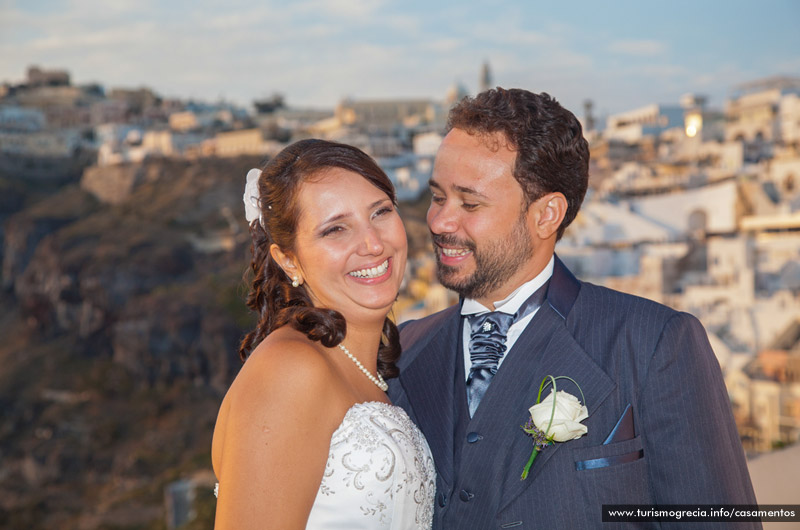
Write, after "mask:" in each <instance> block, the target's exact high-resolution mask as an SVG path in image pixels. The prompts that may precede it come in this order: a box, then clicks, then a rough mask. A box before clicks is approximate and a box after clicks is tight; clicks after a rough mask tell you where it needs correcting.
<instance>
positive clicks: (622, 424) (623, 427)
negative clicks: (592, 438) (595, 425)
mask: <svg viewBox="0 0 800 530" xmlns="http://www.w3.org/2000/svg"><path fill="white" fill-rule="evenodd" d="M634 436H636V435H635V434H634V430H633V408H631V404H630V403H628V406H627V407H625V410H624V411H623V412H622V416H620V417H619V420H617V424H616V425H614V428H613V429H612V430H611V434H609V435H608V438H606V441H605V442H603V445H608V444H613V443H617V442H624V441H625V440H630V439H631V438H633V437H634Z"/></svg>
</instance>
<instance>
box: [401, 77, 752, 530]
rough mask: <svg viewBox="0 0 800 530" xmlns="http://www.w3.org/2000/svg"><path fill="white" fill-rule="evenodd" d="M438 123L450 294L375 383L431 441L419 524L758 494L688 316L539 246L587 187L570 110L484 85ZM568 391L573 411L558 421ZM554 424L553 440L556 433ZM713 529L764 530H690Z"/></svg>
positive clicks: (442, 249)
mask: <svg viewBox="0 0 800 530" xmlns="http://www.w3.org/2000/svg"><path fill="white" fill-rule="evenodd" d="M448 128H449V132H448V133H447V136H446V137H445V138H444V140H443V142H442V144H441V147H440V148H439V151H438V153H437V156H436V161H435V164H434V170H433V176H432V178H431V180H430V188H431V192H432V201H431V205H430V209H429V210H428V216H427V221H428V226H429V228H430V231H431V234H432V238H433V243H434V249H435V252H436V261H437V272H438V278H439V281H440V282H441V283H442V284H443V285H444V286H446V287H448V288H450V289H452V290H454V291H456V292H457V293H459V295H461V298H460V303H459V304H457V305H455V306H453V307H450V308H448V309H446V310H444V311H442V312H440V313H437V314H434V315H431V316H429V317H427V318H424V319H421V320H418V321H414V322H409V323H405V325H403V326H401V342H402V345H403V355H402V357H401V359H400V363H399V367H400V377H399V379H397V380H393V382H392V384H391V387H390V397H391V398H392V400H393V401H394V403H396V404H398V405H400V406H402V407H403V408H405V409H406V410H407V411H408V413H409V415H410V416H411V417H412V419H414V420H415V421H416V422H417V424H418V425H419V426H420V428H421V429H422V431H423V432H424V433H425V436H426V437H427V439H428V443H429V444H430V447H431V450H432V452H433V456H434V460H435V462H436V467H437V472H438V478H437V494H436V507H435V512H436V513H435V516H434V528H441V529H448V530H449V529H459V530H462V529H473V528H474V529H480V530H485V529H487V528H570V529H576V528H577V529H582V528H600V527H602V528H606V527H610V526H609V525H607V524H606V525H604V524H603V522H602V518H603V513H602V506H603V505H614V504H637V505H653V504H659V505H668V504H755V502H756V501H755V496H754V494H753V488H752V485H751V483H750V477H749V475H748V472H747V467H746V465H745V459H744V453H743V451H742V447H741V443H740V441H739V437H738V433H737V431H736V427H735V425H734V422H733V417H732V414H731V408H730V403H729V400H728V394H727V392H726V389H725V385H724V382H723V379H722V375H721V373H720V368H719V365H718V363H717V360H716V358H715V356H714V353H713V352H712V350H711V347H710V346H709V343H708V339H707V336H706V333H705V331H704V329H703V327H702V326H701V324H700V323H699V321H698V320H697V319H696V318H694V317H693V316H691V315H689V314H686V313H679V312H677V311H674V310H672V309H670V308H668V307H665V306H663V305H660V304H657V303H655V302H652V301H649V300H645V299H642V298H638V297H634V296H630V295H626V294H623V293H619V292H616V291H612V290H610V289H606V288H603V287H598V286H596V285H592V284H588V283H584V282H581V281H579V280H577V279H576V278H575V277H574V276H573V275H572V274H571V273H570V271H569V270H568V269H567V268H566V267H565V266H564V264H563V263H562V262H561V261H560V260H559V259H558V257H557V256H556V255H555V254H554V251H555V245H556V242H557V241H558V239H559V238H560V237H561V236H562V234H563V233H564V230H565V229H566V228H567V226H568V225H569V224H570V223H571V222H572V220H573V219H574V218H575V216H576V214H577V212H578V209H579V208H580V205H581V203H582V201H583V197H584V195H585V193H586V189H587V186H588V178H589V174H588V169H589V148H588V144H587V142H586V140H585V139H584V138H583V134H582V130H581V126H580V123H579V122H578V120H577V119H576V118H575V116H574V115H573V114H572V113H570V112H569V111H567V110H566V109H564V108H563V107H562V106H561V105H560V104H558V103H557V102H556V101H555V100H554V99H552V98H551V97H550V96H548V95H547V94H533V93H531V92H528V91H525V90H519V89H513V90H504V89H501V88H498V89H494V90H489V91H486V92H483V93H481V94H479V95H478V96H476V97H475V98H466V99H464V100H462V101H461V103H459V104H458V105H457V106H455V107H454V108H453V109H452V111H451V113H450V116H449V125H448ZM548 376H553V377H554V378H556V381H557V382H558V389H559V390H565V391H566V392H567V393H569V394H572V397H570V396H566V397H565V398H562V397H560V396H562V394H560V393H558V394H556V400H557V401H558V403H559V406H558V407H555V409H558V410H559V412H558V413H556V412H553V413H552V415H551V414H545V417H546V416H551V418H550V421H549V422H548V421H545V422H544V425H538V426H537V427H536V428H537V429H538V431H537V432H538V434H537V435H536V436H538V438H535V440H536V441H538V443H539V445H538V446H537V449H539V450H538V452H537V453H536V457H535V459H534V460H533V461H532V462H529V460H530V458H531V455H532V451H533V450H534V443H533V442H534V440H532V439H531V437H529V436H528V433H526V432H525V431H524V430H523V428H522V426H523V425H526V423H527V422H528V420H529V419H530V413H529V408H530V407H531V406H532V405H534V404H535V403H536V402H537V401H539V400H540V399H544V398H545V396H546V395H547V394H548V390H545V391H544V393H542V392H541V390H540V385H541V384H542V382H543V381H545V382H546V383H552V382H554V381H552V380H550V379H548ZM567 378H568V379H567ZM546 386H547V385H546ZM550 386H554V385H550ZM568 398H569V399H568ZM569 402H572V403H573V404H576V403H577V405H576V407H577V408H576V409H575V414H573V415H571V416H569V415H570V413H569V412H568V413H567V415H568V416H569V417H567V418H562V417H559V414H560V410H561V409H562V408H564V407H566V406H567V405H568V404H569ZM548 403H549V402H548ZM581 404H582V405H585V406H586V407H587V409H586V410H585V411H584V410H583V409H582V407H581V406H580V405H581ZM546 406H547V407H550V405H549V404H548V405H546ZM567 408H568V407H567ZM555 409H554V410H555ZM587 413H588V417H586V414H587ZM554 420H555V422H556V423H558V422H561V424H562V427H563V426H565V425H566V426H567V431H568V435H567V436H566V437H564V438H558V437H556V438H553V436H554V431H550V430H548V429H549V428H550V427H553V421H554ZM527 426H528V427H531V424H528V425H527ZM529 430H530V429H529ZM570 437H571V438H573V439H570ZM559 440H567V441H559ZM528 464H530V466H528ZM524 468H528V470H527V472H526V473H525V475H526V478H525V479H522V475H523V469H524ZM633 524H634V525H636V527H637V528H643V527H653V528H660V523H659V522H647V521H639V522H635V523H633ZM648 525H650V526H648ZM715 525H719V526H716V527H725V528H728V527H731V526H733V527H736V528H738V527H742V528H760V527H761V525H760V523H741V524H739V523H736V524H731V523H702V522H701V523H693V524H692V528H698V529H699V528H709V527H715ZM611 526H613V525H611Z"/></svg>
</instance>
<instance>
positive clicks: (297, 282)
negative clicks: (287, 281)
mask: <svg viewBox="0 0 800 530" xmlns="http://www.w3.org/2000/svg"><path fill="white" fill-rule="evenodd" d="M292 287H300V280H298V279H297V276H292Z"/></svg>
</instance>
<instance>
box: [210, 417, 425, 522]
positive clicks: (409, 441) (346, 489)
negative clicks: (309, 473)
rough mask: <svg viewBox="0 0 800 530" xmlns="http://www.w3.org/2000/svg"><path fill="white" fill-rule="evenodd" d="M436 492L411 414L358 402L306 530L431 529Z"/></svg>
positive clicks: (334, 441) (336, 437)
mask: <svg viewBox="0 0 800 530" xmlns="http://www.w3.org/2000/svg"><path fill="white" fill-rule="evenodd" d="M435 489H436V470H435V468H434V466H433V457H432V456H431V450H430V448H429V447H428V442H427V441H426V440H425V437H424V436H423V435H422V433H421V432H420V430H419V429H418V428H417V426H416V425H414V422H412V421H411V419H410V418H409V417H408V415H407V414H406V412H405V411H404V410H403V409H401V408H400V407H398V406H395V405H390V404H388V403H381V402H379V401H369V402H366V403H356V404H355V405H353V406H352V407H350V409H349V410H348V411H347V413H346V414H345V416H344V419H342V423H341V424H340V425H339V427H338V428H337V429H336V430H335V431H334V432H333V435H332V436H331V446H330V453H329V454H328V462H327V464H326V465H325V472H324V473H323V476H322V483H321V484H320V486H319V490H318V491H317V497H316V499H315V500H314V505H313V506H312V507H311V514H310V515H309V517H308V523H307V525H306V529H307V530H368V529H369V530H372V529H378V528H380V529H390V530H411V529H415V530H416V529H419V530H429V529H430V528H431V525H432V522H433V497H434V494H435ZM215 494H216V489H215Z"/></svg>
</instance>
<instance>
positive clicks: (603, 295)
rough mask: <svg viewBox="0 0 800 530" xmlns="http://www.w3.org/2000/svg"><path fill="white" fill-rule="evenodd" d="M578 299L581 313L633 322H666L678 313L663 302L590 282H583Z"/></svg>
mask: <svg viewBox="0 0 800 530" xmlns="http://www.w3.org/2000/svg"><path fill="white" fill-rule="evenodd" d="M578 299H579V302H580V303H579V304H578V307H579V314H580V313H582V312H591V313H593V314H594V315H595V317H598V316H599V317H601V318H606V319H611V320H619V319H622V320H625V321H627V322H629V323H631V324H633V323H635V322H636V321H638V320H648V321H650V322H651V323H656V322H659V323H662V324H665V323H666V322H667V321H668V320H669V319H671V318H672V317H673V316H675V315H676V314H678V311H677V310H675V309H673V308H671V307H669V306H667V305H665V304H663V303H661V302H657V301H655V300H651V299H649V298H644V297H641V296H637V295H633V294H630V293H625V292H622V291H617V290H615V289H611V288H609V287H604V286H602V285H595V284H592V283H588V282H581V290H580V295H579V298H578Z"/></svg>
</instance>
